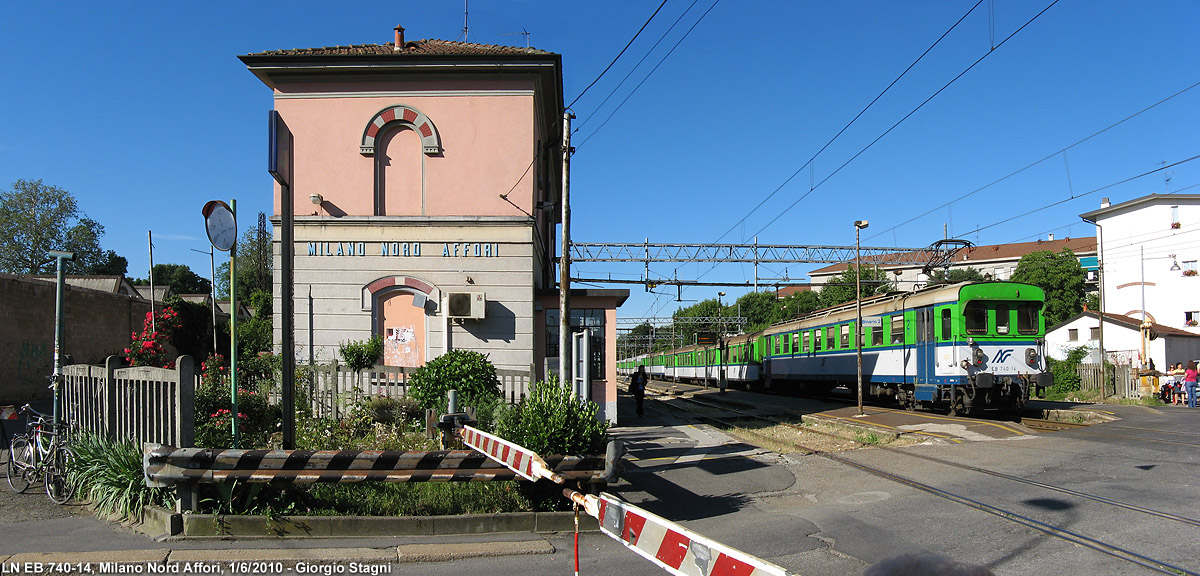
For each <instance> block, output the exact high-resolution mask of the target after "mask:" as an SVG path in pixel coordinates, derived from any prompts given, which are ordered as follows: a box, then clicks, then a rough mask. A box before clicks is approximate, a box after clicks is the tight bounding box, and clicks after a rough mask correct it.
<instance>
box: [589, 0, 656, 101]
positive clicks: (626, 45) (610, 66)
mask: <svg viewBox="0 0 1200 576" xmlns="http://www.w3.org/2000/svg"><path fill="white" fill-rule="evenodd" d="M666 5H667V0H663V1H662V4H659V5H658V8H656V9H655V10H654V13H653V14H651V15H650V17H649V18H647V19H646V22H645V23H643V24H642V27H641V28H638V31H637V33H635V34H634V35H633V38H630V39H629V42H627V43H626V44H625V47H624V48H622V49H621V51H620V52H619V53H617V56H616V57H615V58H613V59H612V62H609V63H608V66H605V67H604V70H602V71H601V72H600V74H599V75H597V76H596V79H595V80H592V82H591V84H588V85H587V88H584V89H583V92H580V93H579V95H578V96H576V97H575V99H574V100H572V101H571V103H570V104H567V108H570V107H572V106H574V105H575V103H576V102H578V101H579V99H580V98H583V95H584V94H587V91H588V90H590V89H591V88H592V86H595V85H596V83H597V82H599V81H600V79H601V78H603V77H604V74H605V73H607V72H608V71H609V69H610V68H612V67H613V64H616V63H617V60H620V59H621V56H622V55H624V54H625V51H626V50H628V49H629V47H630V46H631V45H633V41H634V40H637V38H638V36H640V35H641V34H642V31H643V30H645V29H646V26H649V25H650V21H651V20H654V17H655V16H658V12H659V11H660V10H662V8H663V6H666Z"/></svg>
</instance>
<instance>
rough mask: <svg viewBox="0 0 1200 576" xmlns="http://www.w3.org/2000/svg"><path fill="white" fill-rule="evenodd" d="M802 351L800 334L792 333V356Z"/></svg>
mask: <svg viewBox="0 0 1200 576" xmlns="http://www.w3.org/2000/svg"><path fill="white" fill-rule="evenodd" d="M799 351H800V333H799V332H792V354H795V353H796V352H799Z"/></svg>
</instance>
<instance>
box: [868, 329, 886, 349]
mask: <svg viewBox="0 0 1200 576" xmlns="http://www.w3.org/2000/svg"><path fill="white" fill-rule="evenodd" d="M871 345H872V346H883V326H874V327H872V328H871Z"/></svg>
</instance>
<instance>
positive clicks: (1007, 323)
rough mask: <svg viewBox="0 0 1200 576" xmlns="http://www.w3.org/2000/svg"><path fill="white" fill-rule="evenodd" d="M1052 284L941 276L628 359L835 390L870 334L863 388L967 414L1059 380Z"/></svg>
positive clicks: (680, 371)
mask: <svg viewBox="0 0 1200 576" xmlns="http://www.w3.org/2000/svg"><path fill="white" fill-rule="evenodd" d="M1044 303H1045V292H1044V291H1043V290H1042V289H1041V288H1038V287H1037V286H1032V285H1029V284H1020V283H1015V282H978V283H968V284H954V285H941V286H936V287H931V288H926V289H923V290H918V291H915V292H902V293H892V294H887V295H883V296H876V297H873V298H870V299H865V300H863V301H862V302H861V306H862V315H863V325H864V326H863V327H859V326H858V321H857V314H856V310H855V306H854V303H848V304H843V305H840V306H836V307H832V308H827V309H824V310H819V311H817V312H814V313H812V314H809V315H807V316H805V317H803V318H799V319H795V320H791V321H787V322H783V323H780V324H776V325H774V326H771V327H769V328H767V329H766V330H763V331H762V332H756V333H753V334H742V335H738V336H734V337H731V338H726V340H725V346H724V347H721V346H690V347H687V348H681V349H677V350H671V351H664V352H655V353H652V354H646V355H642V356H637V357H633V358H627V359H625V360H623V361H622V363H621V365H620V368H621V369H622V371H623V372H631V371H633V370H635V369H636V367H637V366H638V365H640V364H646V365H647V367H648V369H649V372H650V373H651V374H652V375H654V376H656V377H658V378H664V379H672V380H685V381H716V379H717V378H719V374H720V370H721V369H722V368H724V370H725V371H726V377H727V378H728V380H729V381H730V382H731V383H739V382H740V383H744V384H746V385H747V386H762V387H766V388H771V389H776V390H782V391H801V392H806V393H818V394H819V393H826V392H829V391H830V390H832V389H833V388H835V387H838V386H849V387H851V389H854V388H855V386H856V385H857V358H856V348H855V342H854V338H855V335H856V334H857V335H858V337H859V338H861V339H862V356H863V394H864V395H865V396H871V397H875V398H877V399H885V400H888V399H890V400H894V401H896V402H898V403H899V404H900V405H901V406H903V407H905V408H906V409H910V410H912V409H916V408H918V407H926V408H934V409H942V410H947V411H949V412H950V413H953V414H966V413H970V412H973V411H977V410H981V409H1000V410H1018V409H1020V408H1021V407H1022V406H1024V404H1025V402H1026V401H1027V400H1028V399H1029V393H1030V391H1031V389H1032V388H1045V387H1048V386H1049V385H1050V384H1051V376H1050V373H1049V372H1048V371H1047V367H1046V360H1045V340H1044V337H1045V333H1046V327H1045V320H1044V318H1043V316H1042V307H1043V305H1044Z"/></svg>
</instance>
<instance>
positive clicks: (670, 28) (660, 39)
mask: <svg viewBox="0 0 1200 576" xmlns="http://www.w3.org/2000/svg"><path fill="white" fill-rule="evenodd" d="M699 1H700V0H692V3H691V4H689V5H688V7H687V10H684V11H683V13H682V14H680V15H679V17H678V18H676V19H675V22H673V23H671V26H670V27H668V28H667V30H666V32H663V33H662V35H661V36H659V37H658V41H656V42H655V43H654V45H653V46H651V47H650V49H649V50H646V53H645V54H643V55H642V58H641V60H638V61H637V64H634V65H633V68H630V69H629V72H626V73H625V77H624V78H621V81H620V82H618V83H617V86H616V87H615V88H613V89H612V91H611V92H609V93H608V96H605V97H604V100H603V101H601V102H600V104H598V105H597V106H596V109H595V110H593V111H592V113H591V114H588V115H587V116H586V117H585V118H584V119H583V120H581V121H580V122H579V124H577V125H575V131H576V132H578V131H579V130H581V129H583V126H584V125H585V124H587V123H588V120H591V119H592V117H593V116H595V115H596V113H597V112H599V111H600V109H601V108H603V107H604V105H605V104H607V103H608V101H609V99H610V98H612V97H613V95H614V94H616V93H617V90H620V89H621V87H622V86H624V85H625V81H626V80H629V77H630V76H633V73H634V72H636V71H637V69H638V68H640V67H641V66H642V62H645V61H646V58H649V57H650V54H651V53H653V52H654V50H655V49H656V48H658V45H659V44H662V41H663V40H665V39H666V38H667V35H668V34H670V33H671V31H672V30H674V29H675V27H676V26H678V25H679V23H680V22H681V21H683V18H684V17H685V16H687V15H688V13H689V12H691V11H692V8H693V7H695V6H696V3H697V2H699Z"/></svg>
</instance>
